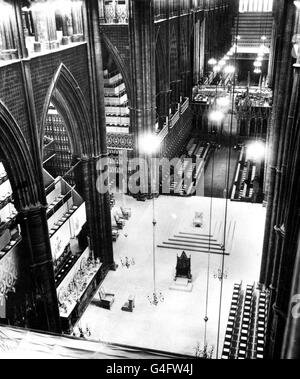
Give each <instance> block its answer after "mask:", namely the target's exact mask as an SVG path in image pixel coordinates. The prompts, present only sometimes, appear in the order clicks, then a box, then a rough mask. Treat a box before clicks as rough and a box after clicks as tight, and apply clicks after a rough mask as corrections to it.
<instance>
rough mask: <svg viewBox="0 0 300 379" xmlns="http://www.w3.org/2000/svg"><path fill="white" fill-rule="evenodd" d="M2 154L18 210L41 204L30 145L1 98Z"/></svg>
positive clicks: (0, 141)
mask: <svg viewBox="0 0 300 379" xmlns="http://www.w3.org/2000/svg"><path fill="white" fill-rule="evenodd" d="M0 130H1V133H0V156H1V158H2V159H3V163H4V166H5V170H6V171H7V174H8V177H9V180H10V183H11V187H12V190H13V197H14V204H15V208H16V209H17V211H18V212H20V211H23V210H26V209H27V208H28V207H29V206H32V205H33V206H34V205H38V204H39V192H38V187H37V183H36V180H35V177H36V175H35V173H34V171H33V167H34V164H33V161H32V157H31V154H30V150H29V147H28V145H27V142H26V140H25V137H24V135H23V133H22V130H21V129H20V127H19V126H18V124H17V122H16V120H15V119H14V118H13V116H12V115H11V113H10V112H9V110H8V109H7V107H6V106H5V104H4V103H3V102H2V101H1V100H0Z"/></svg>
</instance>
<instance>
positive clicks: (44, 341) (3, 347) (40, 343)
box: [0, 326, 192, 359]
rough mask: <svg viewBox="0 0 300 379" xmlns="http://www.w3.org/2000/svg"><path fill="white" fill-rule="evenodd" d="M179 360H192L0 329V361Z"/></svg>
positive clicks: (18, 330)
mask: <svg viewBox="0 0 300 379" xmlns="http://www.w3.org/2000/svg"><path fill="white" fill-rule="evenodd" d="M180 358H182V359H184V358H192V357H187V356H181V355H176V354H171V353H166V352H160V351H152V350H146V349H139V348H135V347H127V346H121V345H113V344H109V343H104V342H94V341H89V340H84V339H78V338H72V337H65V336H56V335H48V334H42V333H37V332H31V331H27V330H23V329H17V328H10V327H6V326H0V359H180Z"/></svg>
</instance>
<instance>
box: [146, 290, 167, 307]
mask: <svg viewBox="0 0 300 379" xmlns="http://www.w3.org/2000/svg"><path fill="white" fill-rule="evenodd" d="M148 300H149V303H150V304H151V305H154V306H155V307H157V306H158V305H159V303H164V301H165V298H164V295H163V294H162V292H159V293H156V292H154V293H153V294H152V296H148Z"/></svg>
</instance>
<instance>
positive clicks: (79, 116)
mask: <svg viewBox="0 0 300 379" xmlns="http://www.w3.org/2000/svg"><path fill="white" fill-rule="evenodd" d="M50 102H53V104H54V105H55V107H56V109H57V110H58V111H59V113H60V114H61V115H63V116H64V120H65V122H66V127H67V131H68V134H69V137H70V141H71V146H72V153H73V154H74V155H76V156H78V157H84V156H88V155H91V154H93V144H92V143H91V141H93V131H92V126H91V123H90V118H89V113H88V108H87V105H86V103H85V99H84V95H83V93H82V91H81V89H80V87H79V85H78V83H77V82H76V80H75V78H74V77H73V75H72V74H71V73H70V71H69V70H68V69H67V67H66V66H65V65H63V64H61V65H60V66H59V68H58V70H57V71H56V73H55V75H54V77H53V79H52V82H51V85H50V87H49V89H48V92H47V96H46V100H45V103H44V107H43V116H42V124H41V131H40V146H41V149H42V148H43V138H44V128H45V122H46V117H47V113H48V108H49V105H50Z"/></svg>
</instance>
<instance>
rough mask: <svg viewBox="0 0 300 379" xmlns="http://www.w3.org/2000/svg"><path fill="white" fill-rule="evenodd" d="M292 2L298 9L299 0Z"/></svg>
mask: <svg viewBox="0 0 300 379" xmlns="http://www.w3.org/2000/svg"><path fill="white" fill-rule="evenodd" d="M294 4H295V6H296V8H297V9H300V1H294Z"/></svg>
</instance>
